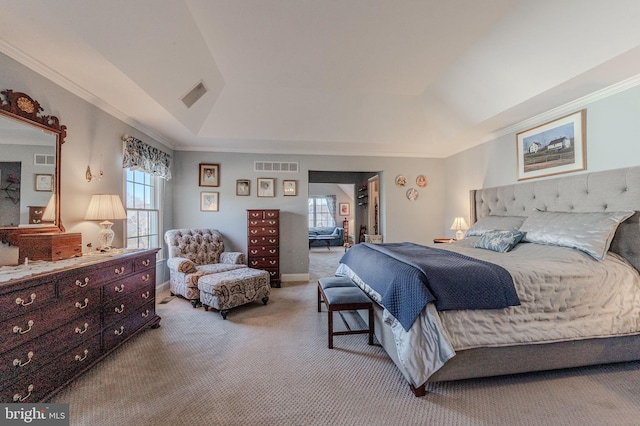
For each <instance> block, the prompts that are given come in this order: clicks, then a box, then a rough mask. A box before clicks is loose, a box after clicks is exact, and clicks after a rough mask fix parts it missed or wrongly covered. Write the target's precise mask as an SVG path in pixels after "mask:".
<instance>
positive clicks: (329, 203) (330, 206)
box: [325, 195, 338, 225]
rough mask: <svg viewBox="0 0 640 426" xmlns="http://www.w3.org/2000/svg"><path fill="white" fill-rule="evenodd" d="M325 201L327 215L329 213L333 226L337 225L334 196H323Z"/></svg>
mask: <svg viewBox="0 0 640 426" xmlns="http://www.w3.org/2000/svg"><path fill="white" fill-rule="evenodd" d="M325 198H326V199H327V209H328V210H329V213H331V217H332V218H333V223H334V225H335V224H337V223H338V221H337V220H336V196H335V195H325Z"/></svg>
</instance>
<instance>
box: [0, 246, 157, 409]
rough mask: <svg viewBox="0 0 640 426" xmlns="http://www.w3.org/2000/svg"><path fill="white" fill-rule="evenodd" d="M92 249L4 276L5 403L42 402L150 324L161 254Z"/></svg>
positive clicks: (0, 331) (1, 390)
mask: <svg viewBox="0 0 640 426" xmlns="http://www.w3.org/2000/svg"><path fill="white" fill-rule="evenodd" d="M157 251H158V250H157V249H153V250H138V251H134V252H127V253H124V254H118V255H91V256H84V257H82V258H77V259H75V260H73V261H64V262H68V263H69V265H68V266H65V267H61V268H60V269H56V270H53V271H50V272H41V273H37V274H34V275H30V276H28V277H24V278H16V279H11V280H9V281H2V282H0V324H1V327H0V402H3V403H6V402H38V401H45V400H47V399H49V398H50V397H51V396H52V395H53V394H54V393H55V392H57V391H59V390H60V389H61V388H62V387H64V386H65V385H67V384H68V383H70V382H71V381H72V380H73V379H75V378H76V377H78V376H80V375H81V374H82V373H84V372H85V371H87V370H88V369H89V368H91V367H92V366H94V365H95V364H96V363H98V362H99V361H100V360H101V359H102V358H104V357H105V356H106V355H107V354H109V353H110V352H111V351H113V350H114V349H116V348H117V347H118V346H120V345H122V344H123V343H124V342H125V341H126V340H128V339H129V338H131V337H132V336H134V335H136V334H138V333H140V332H142V331H143V330H145V329H146V328H147V327H148V326H151V327H154V328H155V327H157V326H158V325H159V323H160V317H159V316H158V315H156V312H155V289H156V285H155V283H156V280H155V275H156V274H155V271H156V253H157Z"/></svg>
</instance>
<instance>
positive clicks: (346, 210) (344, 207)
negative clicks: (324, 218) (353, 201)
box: [339, 203, 351, 216]
mask: <svg viewBox="0 0 640 426" xmlns="http://www.w3.org/2000/svg"><path fill="white" fill-rule="evenodd" d="M339 209H340V216H349V215H350V214H351V207H350V206H349V203H340V204H339Z"/></svg>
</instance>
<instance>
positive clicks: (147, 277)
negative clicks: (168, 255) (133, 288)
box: [142, 274, 151, 282]
mask: <svg viewBox="0 0 640 426" xmlns="http://www.w3.org/2000/svg"><path fill="white" fill-rule="evenodd" d="M149 278H151V276H150V275H149V274H144V275H143V276H142V281H144V282H147V281H149Z"/></svg>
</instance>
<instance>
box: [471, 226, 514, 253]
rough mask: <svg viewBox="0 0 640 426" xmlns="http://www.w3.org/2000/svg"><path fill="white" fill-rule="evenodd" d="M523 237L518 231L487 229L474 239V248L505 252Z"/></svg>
mask: <svg viewBox="0 0 640 426" xmlns="http://www.w3.org/2000/svg"><path fill="white" fill-rule="evenodd" d="M522 237H524V233H522V232H520V231H487V232H485V233H484V234H482V237H480V239H479V240H478V241H476V242H475V243H474V244H473V246H474V247H475V248H481V249H487V250H493V251H497V252H499V253H506V252H508V251H510V250H511V249H512V248H514V247H515V246H516V245H517V244H518V243H519V242H520V241H521V240H522Z"/></svg>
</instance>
